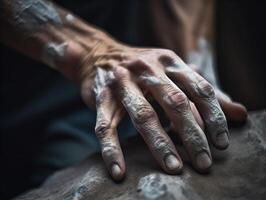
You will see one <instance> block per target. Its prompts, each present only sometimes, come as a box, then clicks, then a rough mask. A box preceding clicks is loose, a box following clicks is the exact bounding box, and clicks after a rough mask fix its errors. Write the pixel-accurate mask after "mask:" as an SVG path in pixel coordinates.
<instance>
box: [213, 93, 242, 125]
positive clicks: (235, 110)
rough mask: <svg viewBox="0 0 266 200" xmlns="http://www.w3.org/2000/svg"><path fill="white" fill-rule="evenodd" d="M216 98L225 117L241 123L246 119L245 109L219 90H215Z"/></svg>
mask: <svg viewBox="0 0 266 200" xmlns="http://www.w3.org/2000/svg"><path fill="white" fill-rule="evenodd" d="M216 96H217V98H218V101H219V103H220V105H221V107H222V109H223V111H224V114H225V116H226V117H227V118H228V119H229V120H232V121H237V122H243V121H246V119H247V109H246V108H245V107H244V106H243V105H242V104H239V103H236V102H232V100H231V99H230V98H229V97H228V96H227V95H226V94H224V93H223V92H221V91H220V90H216Z"/></svg>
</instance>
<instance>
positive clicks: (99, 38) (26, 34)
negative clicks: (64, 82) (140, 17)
mask: <svg viewBox="0 0 266 200" xmlns="http://www.w3.org/2000/svg"><path fill="white" fill-rule="evenodd" d="M0 22H1V23H0V30H1V32H0V40H1V42H2V43H4V44H6V45H7V46H9V47H12V48H14V49H16V50H18V51H20V52H22V53H23V54H26V55H28V56H30V57H32V58H34V59H36V60H39V61H42V62H44V63H45V64H47V65H49V66H50V67H52V68H55V69H57V70H59V71H61V72H63V73H65V74H66V75H69V74H72V73H74V71H75V69H73V66H77V67H78V65H80V62H82V60H83V59H85V58H87V61H88V60H89V59H88V57H90V54H92V53H93V49H94V48H95V47H97V46H99V45H100V44H102V43H108V42H110V40H111V39H110V38H109V36H107V34H105V33H104V32H102V31H100V30H98V29H96V28H94V27H92V26H90V25H88V24H86V23H84V22H83V21H82V20H81V19H79V18H78V17H76V16H74V14H72V13H70V12H69V11H67V10H65V9H63V8H61V7H59V6H57V5H55V4H53V3H52V2H49V1H45V0H3V1H1V12H0ZM85 41H86V44H84V42H85ZM69 71H71V72H69Z"/></svg>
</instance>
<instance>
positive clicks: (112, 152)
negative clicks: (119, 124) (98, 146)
mask: <svg viewBox="0 0 266 200" xmlns="http://www.w3.org/2000/svg"><path fill="white" fill-rule="evenodd" d="M118 153H119V149H118V147H117V146H115V145H114V144H112V143H110V142H106V143H105V144H103V147H102V155H103V157H104V158H105V159H111V160H113V159H115V156H116V155H117V154H118Z"/></svg>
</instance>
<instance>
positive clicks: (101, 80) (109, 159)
mask: <svg viewBox="0 0 266 200" xmlns="http://www.w3.org/2000/svg"><path fill="white" fill-rule="evenodd" d="M26 2H27V3H28V4H27V5H25V1H19V0H13V1H10V0H4V1H3V2H2V3H1V4H2V5H1V10H2V12H1V18H0V19H1V27H5V29H3V28H1V35H0V38H1V41H2V43H4V44H6V45H8V46H10V47H12V48H14V49H16V50H18V51H20V52H22V53H24V54H26V55H28V56H30V57H32V58H34V59H36V60H39V61H41V62H44V63H46V64H47V65H49V66H50V67H52V68H53V69H56V70H58V71H59V72H61V73H62V74H63V75H65V76H66V77H68V78H70V79H71V80H73V81H74V82H75V83H76V84H78V85H79V86H80V91H81V96H82V98H83V100H84V102H85V104H86V105H87V106H89V107H90V108H94V109H96V111H97V122H96V127H95V133H96V135H97V137H98V139H99V142H100V144H101V148H102V156H103V160H104V161H105V164H106V166H107V169H108V171H109V173H110V175H111V176H112V178H113V179H114V180H121V179H122V178H123V177H124V176H125V172H126V166H125V161H124V157H123V153H122V150H121V147H120V144H119V139H118V135H117V126H118V124H119V122H120V121H121V119H122V118H123V116H124V114H125V113H126V112H127V113H128V114H129V116H130V118H131V120H132V123H133V124H134V126H135V127H136V130H137V131H138V132H139V133H140V134H141V136H142V137H143V139H144V141H145V142H146V144H147V146H148V147H149V149H150V151H151V153H152V155H153V156H154V157H155V159H156V160H157V161H158V164H159V165H160V166H161V168H162V169H163V170H164V171H165V172H166V173H169V174H177V173H180V172H181V170H182V167H183V163H182V159H181V157H180V156H179V154H178V152H177V150H176V148H175V146H174V144H173V142H172V141H171V139H170V138H169V136H168V135H167V133H166V132H165V130H164V129H163V128H162V125H161V124H160V121H159V119H158V116H157V114H156V111H155V110H154V108H153V107H152V106H151V104H150V103H149V102H148V100H147V97H149V98H150V97H152V98H154V99H155V100H156V101H157V102H158V103H159V104H160V105H161V106H162V108H163V109H164V111H165V113H166V114H167V117H168V118H169V120H170V121H171V124H172V127H173V130H174V131H175V133H176V134H177V135H178V136H179V137H180V139H181V141H182V142H183V144H184V146H185V149H186V151H187V153H188V155H189V157H190V159H191V162H192V164H193V166H194V167H195V169H196V170H198V171H200V172H206V171H207V170H208V169H209V168H210V167H211V164H212V157H211V152H210V148H209V144H208V140H207V137H206V135H208V137H209V138H210V143H211V144H213V145H214V146H215V147H216V148H218V149H225V148H227V147H228V145H229V139H228V134H229V132H228V128H227V122H226V117H225V116H227V117H228V118H229V119H230V118H232V119H234V120H243V119H245V118H246V110H245V108H244V107H243V106H241V105H240V104H236V103H232V101H231V100H230V99H229V98H228V97H227V96H225V95H224V94H223V93H221V92H219V93H215V89H214V88H213V86H212V85H211V84H210V83H208V82H207V81H206V80H205V79H204V78H203V77H202V76H200V75H199V74H198V73H197V72H196V71H195V70H192V69H191V68H190V67H189V66H188V65H186V64H185V63H184V62H183V61H182V60H181V59H180V58H179V57H178V56H177V55H176V54H175V53H174V52H173V51H171V50H166V49H152V48H137V47H131V46H128V45H125V44H122V43H120V42H118V41H116V40H115V39H113V38H112V37H111V36H109V35H108V34H107V33H105V32H103V31H101V30H100V29H98V28H95V27H93V26H91V25H89V24H87V23H85V22H84V21H82V20H81V19H79V18H78V17H76V16H75V15H74V14H71V13H70V12H69V11H66V10H64V9H63V8H61V7H58V6H56V5H54V4H52V3H51V2H48V1H42V0H29V1H26ZM39 5H42V7H40V6H39ZM25 8H26V9H25ZM45 11H47V12H50V15H47V14H45V13H46V12H45ZM223 110H224V111H225V114H224V112H223Z"/></svg>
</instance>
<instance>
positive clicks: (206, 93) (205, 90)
mask: <svg viewBox="0 0 266 200" xmlns="http://www.w3.org/2000/svg"><path fill="white" fill-rule="evenodd" d="M197 95H198V96H200V97H202V98H214V97H215V92H214V88H213V86H212V85H211V84H210V83H208V82H207V81H206V80H202V81H200V82H199V83H198V84H197Z"/></svg>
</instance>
